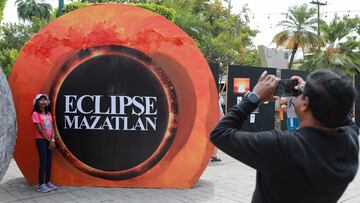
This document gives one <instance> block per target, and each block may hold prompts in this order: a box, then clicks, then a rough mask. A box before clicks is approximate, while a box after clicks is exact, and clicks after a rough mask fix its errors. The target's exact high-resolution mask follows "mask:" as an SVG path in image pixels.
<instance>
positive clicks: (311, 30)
mask: <svg viewBox="0 0 360 203" xmlns="http://www.w3.org/2000/svg"><path fill="white" fill-rule="evenodd" d="M315 14H316V10H315V9H313V8H308V7H307V5H306V4H303V5H301V6H294V7H291V8H289V9H288V15H287V19H286V20H282V21H280V23H279V24H278V25H280V26H283V27H284V29H285V30H284V31H282V32H279V33H278V34H276V35H275V36H274V38H273V40H272V42H274V43H276V44H277V47H284V48H286V49H291V50H292V51H291V57H290V62H289V66H288V68H289V69H291V68H292V65H293V62H294V57H295V54H296V52H297V50H298V49H299V48H301V49H302V50H303V52H304V49H305V47H307V46H310V47H312V48H314V47H318V46H319V40H318V36H317V35H316V34H315V31H316V23H317V19H316V17H315Z"/></svg>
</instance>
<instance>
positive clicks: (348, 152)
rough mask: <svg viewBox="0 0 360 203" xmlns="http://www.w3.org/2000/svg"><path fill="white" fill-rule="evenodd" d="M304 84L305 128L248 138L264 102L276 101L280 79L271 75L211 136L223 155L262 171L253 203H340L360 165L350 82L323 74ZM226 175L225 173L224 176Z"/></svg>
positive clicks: (300, 103) (299, 106)
mask: <svg viewBox="0 0 360 203" xmlns="http://www.w3.org/2000/svg"><path fill="white" fill-rule="evenodd" d="M291 79H294V80H297V81H298V86H296V87H295V89H297V90H299V91H300V92H301V94H300V95H299V96H297V97H296V98H295V101H294V105H295V111H296V114H297V116H298V118H299V122H300V128H299V129H298V130H297V131H296V132H295V133H290V132H289V131H281V130H270V131H262V132H246V131H242V130H241V127H242V125H243V123H244V122H245V121H246V119H247V117H248V116H249V115H250V114H251V112H252V111H254V109H256V108H257V107H258V105H259V104H260V103H261V102H265V101H270V100H273V99H275V98H274V96H273V93H274V90H275V88H276V86H277V84H278V82H279V81H280V78H277V77H275V76H274V75H267V72H266V71H265V72H264V73H263V74H262V75H261V76H260V78H259V81H258V83H257V84H256V85H255V87H254V89H253V91H252V92H248V93H247V94H246V95H245V96H244V98H243V100H242V101H241V102H240V104H238V105H236V106H234V107H232V108H231V109H230V110H229V111H228V113H227V114H226V115H225V116H224V118H222V119H221V120H220V122H219V123H218V124H217V126H216V127H215V128H214V130H213V131H212V132H211V135H210V140H211V141H212V143H214V144H215V146H217V147H218V148H219V149H221V150H222V151H223V152H225V153H227V154H229V155H230V156H232V157H234V158H235V159H237V160H239V161H241V162H243V163H245V164H247V165H248V166H250V167H252V168H254V169H256V170H257V174H256V186H255V191H254V193H253V198H252V202H253V203H262V202H266V203H271V202H276V203H288V202H291V203H304V202H306V203H335V202H337V201H338V200H339V198H340V197H341V195H342V194H343V193H344V191H345V189H346V187H347V186H348V184H349V183H350V182H351V181H352V180H353V179H354V177H355V174H356V172H357V170H358V165H359V138H358V136H359V128H358V127H357V126H356V125H355V124H354V122H353V121H352V119H351V118H350V112H351V110H352V107H353V104H354V100H355V97H356V90H355V87H354V85H353V83H352V81H351V79H350V78H348V77H346V76H342V75H339V74H337V73H335V72H333V71H329V70H319V71H316V72H313V73H311V74H310V75H309V76H308V77H307V82H306V83H305V81H304V80H303V79H302V78H300V77H298V76H293V77H292V78H291ZM220 172H221V171H220Z"/></svg>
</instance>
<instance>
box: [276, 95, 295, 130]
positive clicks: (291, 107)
mask: <svg viewBox="0 0 360 203" xmlns="http://www.w3.org/2000/svg"><path fill="white" fill-rule="evenodd" d="M280 105H281V106H280V107H281V110H282V111H283V112H285V113H286V127H287V130H288V131H290V132H292V133H293V132H295V131H296V130H297V129H298V128H299V119H298V117H297V115H296V112H295V97H281V98H280Z"/></svg>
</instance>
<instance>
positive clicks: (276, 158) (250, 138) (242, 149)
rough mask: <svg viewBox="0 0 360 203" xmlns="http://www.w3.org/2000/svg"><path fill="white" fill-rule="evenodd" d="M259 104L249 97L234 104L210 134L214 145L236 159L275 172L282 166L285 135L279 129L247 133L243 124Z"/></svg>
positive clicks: (262, 169) (265, 170)
mask: <svg viewBox="0 0 360 203" xmlns="http://www.w3.org/2000/svg"><path fill="white" fill-rule="evenodd" d="M256 107H257V105H256V104H253V103H251V102H250V101H249V100H248V99H247V98H244V99H243V101H241V103H240V104H239V105H238V106H234V107H233V108H231V109H230V110H229V112H228V113H227V114H226V115H225V116H224V118H223V119H221V121H220V122H219V123H218V124H217V126H216V127H215V129H214V130H213V131H212V133H211V135H210V139H211V141H212V143H214V145H215V146H217V147H218V148H219V149H221V150H222V151H224V152H225V153H227V154H229V155H230V156H232V157H234V158H235V159H237V160H239V161H241V162H243V163H244V164H246V165H249V166H251V167H253V168H255V169H257V170H260V171H262V172H269V173H270V172H273V171H275V170H276V169H278V168H279V167H281V166H282V164H283V161H282V160H284V159H285V158H284V154H286V153H284V150H286V149H284V148H283V146H284V145H282V143H283V142H285V140H284V136H282V135H281V133H280V132H278V131H264V132H256V133H253V132H245V131H241V130H240V129H241V126H242V125H243V123H244V122H245V121H246V119H247V117H248V115H249V114H250V113H251V112H252V111H253V110H254V109H256Z"/></svg>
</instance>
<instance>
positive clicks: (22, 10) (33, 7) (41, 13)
mask: <svg viewBox="0 0 360 203" xmlns="http://www.w3.org/2000/svg"><path fill="white" fill-rule="evenodd" d="M15 4H16V5H17V12H18V16H19V18H20V19H23V20H31V18H32V17H37V18H40V19H49V18H50V16H51V11H52V7H51V5H50V4H48V3H44V2H43V1H42V2H40V3H38V2H37V1H36V0H16V1H15Z"/></svg>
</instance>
